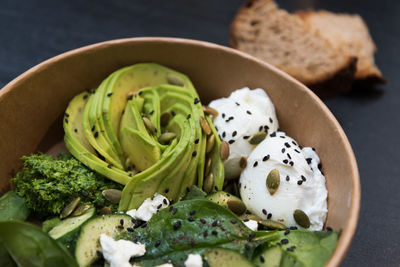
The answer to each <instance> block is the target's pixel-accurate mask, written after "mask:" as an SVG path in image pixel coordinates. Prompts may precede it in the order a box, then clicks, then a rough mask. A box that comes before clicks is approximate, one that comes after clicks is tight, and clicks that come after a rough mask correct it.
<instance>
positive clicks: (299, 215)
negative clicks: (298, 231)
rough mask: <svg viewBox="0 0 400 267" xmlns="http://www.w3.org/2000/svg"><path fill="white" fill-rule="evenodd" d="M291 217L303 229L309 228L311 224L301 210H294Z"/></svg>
mask: <svg viewBox="0 0 400 267" xmlns="http://www.w3.org/2000/svg"><path fill="white" fill-rule="evenodd" d="M293 217H294V220H295V221H296V223H297V224H298V225H300V226H301V227H303V228H306V229H307V228H309V227H310V225H311V223H310V218H308V216H307V214H306V213H305V212H304V211H302V210H295V211H294V212H293Z"/></svg>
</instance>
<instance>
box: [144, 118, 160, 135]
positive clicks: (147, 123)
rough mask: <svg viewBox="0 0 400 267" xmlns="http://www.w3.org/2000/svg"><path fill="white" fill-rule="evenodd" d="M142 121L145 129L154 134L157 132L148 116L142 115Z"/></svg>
mask: <svg viewBox="0 0 400 267" xmlns="http://www.w3.org/2000/svg"><path fill="white" fill-rule="evenodd" d="M143 123H144V126H146V128H147V130H149V131H150V132H151V133H153V134H154V133H156V132H157V129H156V127H155V126H154V124H153V123H152V122H151V120H149V119H148V118H146V117H143Z"/></svg>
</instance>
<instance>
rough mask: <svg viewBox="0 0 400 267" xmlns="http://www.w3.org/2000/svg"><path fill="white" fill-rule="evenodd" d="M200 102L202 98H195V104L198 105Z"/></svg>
mask: <svg viewBox="0 0 400 267" xmlns="http://www.w3.org/2000/svg"><path fill="white" fill-rule="evenodd" d="M199 102H200V100H199V99H198V98H197V97H196V98H195V99H194V104H195V105H196V104H197V103H199Z"/></svg>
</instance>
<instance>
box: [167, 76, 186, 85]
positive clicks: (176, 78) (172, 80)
mask: <svg viewBox="0 0 400 267" xmlns="http://www.w3.org/2000/svg"><path fill="white" fill-rule="evenodd" d="M167 81H168V83H169V84H172V85H178V86H182V87H184V86H185V82H184V81H183V79H182V78H181V77H179V76H177V75H175V74H173V73H168V74H167Z"/></svg>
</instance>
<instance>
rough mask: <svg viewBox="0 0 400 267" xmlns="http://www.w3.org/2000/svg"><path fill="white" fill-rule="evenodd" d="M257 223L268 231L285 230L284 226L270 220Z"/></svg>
mask: <svg viewBox="0 0 400 267" xmlns="http://www.w3.org/2000/svg"><path fill="white" fill-rule="evenodd" d="M257 222H258V223H259V224H262V225H264V226H265V227H266V228H267V229H269V230H286V226H285V225H284V224H282V223H280V222H277V221H273V220H270V219H267V220H259V221H257Z"/></svg>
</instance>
